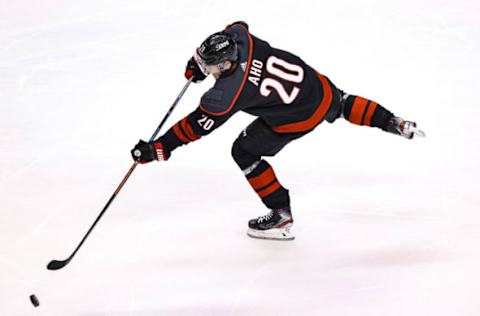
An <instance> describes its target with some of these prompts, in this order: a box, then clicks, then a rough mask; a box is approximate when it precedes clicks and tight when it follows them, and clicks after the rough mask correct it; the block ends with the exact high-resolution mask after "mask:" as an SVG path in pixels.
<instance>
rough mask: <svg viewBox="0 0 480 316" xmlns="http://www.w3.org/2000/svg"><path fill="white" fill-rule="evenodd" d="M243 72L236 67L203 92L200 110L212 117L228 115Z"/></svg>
mask: <svg viewBox="0 0 480 316" xmlns="http://www.w3.org/2000/svg"><path fill="white" fill-rule="evenodd" d="M243 75H244V71H243V70H242V69H241V68H240V67H238V68H237V69H236V70H235V72H234V73H232V74H230V75H228V76H226V77H224V78H221V79H219V80H217V81H216V82H215V85H214V86H213V87H212V88H210V89H209V90H208V91H207V92H205V93H204V94H203V96H202V98H201V106H202V109H203V110H205V111H206V112H209V113H210V114H213V115H224V114H227V113H229V112H230V111H231V110H233V109H232V106H233V105H234V103H235V95H236V94H237V92H238V90H239V88H240V84H241V82H242V79H243Z"/></svg>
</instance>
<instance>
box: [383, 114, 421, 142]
mask: <svg viewBox="0 0 480 316" xmlns="http://www.w3.org/2000/svg"><path fill="white" fill-rule="evenodd" d="M387 131H388V132H390V133H393V134H397V135H400V136H403V137H405V138H408V139H412V138H413V137H414V136H417V137H425V133H424V132H423V131H421V130H419V129H417V123H415V122H410V121H405V120H404V119H402V118H399V117H396V116H392V118H391V119H390V121H388V126H387Z"/></svg>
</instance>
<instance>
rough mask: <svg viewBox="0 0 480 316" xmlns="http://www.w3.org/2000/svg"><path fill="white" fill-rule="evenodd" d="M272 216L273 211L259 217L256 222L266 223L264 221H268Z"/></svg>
mask: <svg viewBox="0 0 480 316" xmlns="http://www.w3.org/2000/svg"><path fill="white" fill-rule="evenodd" d="M273 215H274V211H271V212H270V213H268V214H267V215H263V216H260V217H259V218H257V222H258V223H263V222H266V221H268V220H270V219H271V218H272V217H273Z"/></svg>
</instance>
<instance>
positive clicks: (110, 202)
mask: <svg viewBox="0 0 480 316" xmlns="http://www.w3.org/2000/svg"><path fill="white" fill-rule="evenodd" d="M192 79H193V78H190V79H189V80H188V81H187V83H186V84H185V86H184V87H183V89H182V91H180V94H179V95H178V96H177V98H176V99H175V101H174V102H173V104H172V105H171V106H170V109H169V110H168V112H167V114H166V115H165V116H164V118H163V119H162V121H161V122H160V124H159V125H158V127H157V129H156V130H155V132H154V133H153V135H152V137H151V138H150V141H153V140H155V138H156V137H157V135H158V133H159V132H160V130H161V128H162V127H163V125H164V124H165V122H166V121H167V119H168V117H169V116H170V114H172V112H173V110H174V109H175V107H176V106H177V104H178V102H179V101H180V99H181V98H182V97H183V95H184V93H185V91H187V88H188V86H189V85H190V83H191V82H192ZM138 163H139V162H138V161H135V162H134V163H133V164H132V166H131V167H130V169H129V170H128V172H127V174H126V175H125V176H124V177H123V179H122V182H120V184H119V185H118V187H117V189H116V190H115V192H114V193H113V195H112V196H111V197H110V199H109V200H108V202H107V204H106V205H105V206H104V207H103V209H102V211H101V212H100V214H98V216H97V218H96V219H95V221H94V222H93V224H92V225H91V226H90V228H89V229H88V231H87V233H86V234H85V236H83V238H82V240H81V241H80V243H79V244H78V246H77V248H75V250H74V251H73V253H72V254H71V255H70V257H68V258H67V259H66V260H65V261H64V262H65V263H64V265H66V264H68V263H69V262H70V260H72V258H73V257H74V256H75V254H76V253H77V251H78V250H79V249H80V247H82V245H83V243H84V242H85V240H86V239H87V238H88V236H89V235H90V233H91V232H92V230H93V228H94V227H95V226H96V225H97V223H98V222H99V221H100V219H101V218H102V216H103V214H104V213H105V212H106V211H107V209H108V207H109V206H110V204H112V202H113V201H114V200H115V198H116V197H117V195H118V194H119V193H120V191H121V190H122V188H123V186H124V185H125V183H126V182H127V180H128V178H130V176H131V175H132V173H133V171H134V170H135V168H136V167H137V165H138ZM64 265H63V266H64ZM63 266H62V267H63Z"/></svg>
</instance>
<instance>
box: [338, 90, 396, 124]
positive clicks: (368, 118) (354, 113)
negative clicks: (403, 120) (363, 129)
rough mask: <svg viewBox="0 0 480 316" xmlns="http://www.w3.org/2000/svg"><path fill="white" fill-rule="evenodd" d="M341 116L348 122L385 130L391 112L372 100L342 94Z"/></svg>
mask: <svg viewBox="0 0 480 316" xmlns="http://www.w3.org/2000/svg"><path fill="white" fill-rule="evenodd" d="M343 116H344V117H345V118H346V119H347V120H348V121H349V122H350V123H353V124H356V125H366V126H372V127H379V128H381V129H382V130H385V131H386V130H387V126H388V121H389V120H390V118H391V117H392V116H393V114H392V112H390V111H388V110H387V109H385V108H384V107H383V106H381V105H380V104H378V103H376V102H374V101H371V100H368V99H365V98H362V97H359V96H356V95H344V109H343Z"/></svg>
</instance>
